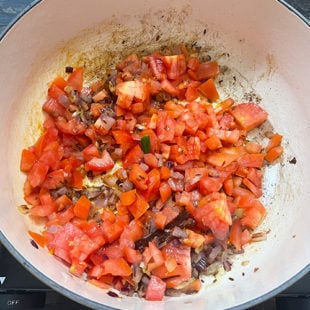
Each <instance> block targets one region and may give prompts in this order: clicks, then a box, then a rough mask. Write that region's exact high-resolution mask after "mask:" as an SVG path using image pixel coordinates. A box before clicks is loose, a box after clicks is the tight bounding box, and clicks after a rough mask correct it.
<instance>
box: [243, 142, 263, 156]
mask: <svg viewBox="0 0 310 310" xmlns="http://www.w3.org/2000/svg"><path fill="white" fill-rule="evenodd" d="M262 148H263V147H262V146H261V145H260V144H259V143H255V142H248V143H247V144H246V145H245V149H246V151H247V152H248V153H250V154H255V153H260V152H261V150H262Z"/></svg>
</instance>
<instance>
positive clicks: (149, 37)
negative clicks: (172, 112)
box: [0, 0, 310, 310]
mask: <svg viewBox="0 0 310 310" xmlns="http://www.w3.org/2000/svg"><path fill="white" fill-rule="evenodd" d="M205 29H206V34H204V30H205ZM309 34H310V33H309V28H308V27H307V26H306V24H305V23H303V22H302V21H301V20H299V19H298V18H297V17H296V16H294V15H293V14H292V13H291V12H289V11H288V10H287V9H286V8H284V7H283V6H282V5H281V4H279V3H278V2H277V1H272V0H231V1H225V0H192V1H190V0H178V1H176V0H174V1H173V0H172V1H169V2H168V1H164V0H157V1H151V0H135V1H121V0H114V1H104V0H87V1H86V0H84V1H83V0H67V1H62V0H53V1H47V0H46V1H41V2H40V3H39V4H37V5H36V6H35V7H34V8H33V9H32V10H30V11H29V12H28V13H27V14H25V15H24V16H23V17H22V18H21V19H20V20H19V21H18V22H17V23H16V24H15V25H14V26H13V27H12V28H11V29H10V30H9V32H8V33H7V35H6V36H5V37H4V38H3V40H2V41H1V42H0V68H1V69H0V85H1V92H0V105H1V111H2V112H1V115H2V120H1V124H0V126H1V127H0V141H1V149H0V156H1V157H0V158H1V160H0V169H1V171H2V173H1V175H0V185H1V187H0V192H1V201H0V210H1V217H0V228H1V234H0V235H1V241H2V242H3V243H4V244H5V245H6V246H7V247H8V248H9V249H10V251H11V252H13V253H14V255H16V256H17V258H18V259H19V261H20V262H22V263H23V264H24V265H25V266H26V267H27V268H28V269H30V271H31V272H33V273H34V274H35V275H36V276H38V277H40V278H41V279H42V280H43V281H45V282H46V283H47V284H48V285H50V286H52V287H53V288H55V289H56V290H58V291H60V292H61V293H64V294H66V295H67V296H69V297H70V298H72V299H75V300H76V301H79V302H83V303H86V304H87V305H89V306H91V307H94V308H100V307H102V308H104V307H105V306H104V305H108V306H110V307H115V308H121V309H172V308H175V309H176V308H180V309H192V308H195V309H196V310H198V309H224V308H229V307H240V308H245V307H248V306H249V305H251V304H255V303H258V302H260V301H263V300H264V299H267V298H268V297H270V296H272V295H273V294H276V293H277V292H279V291H280V290H281V289H284V288H285V287H286V286H287V285H289V284H291V283H292V282H293V281H294V280H297V279H298V277H300V276H301V275H303V274H304V273H305V272H306V271H307V270H309V262H310V247H309V241H308V236H309V235H310V223H309V206H308V203H309V201H310V177H309V176H310V165H309V155H310V154H309V149H310V148H309V145H310V139H309V133H310V106H309V82H310V81H309V72H310V64H309V48H310V35H309ZM157 35H160V39H159V40H158V41H156V39H155V38H156V36H157ZM123 41H125V42H123ZM173 42H174V43H180V42H197V44H199V45H201V46H207V47H209V51H208V53H209V54H210V55H212V56H214V57H216V58H218V59H219V62H220V64H221V65H227V66H228V68H229V70H228V71H227V73H226V74H225V76H224V83H223V88H221V89H220V94H221V96H222V97H225V96H226V95H228V94H229V95H231V96H233V97H234V98H237V99H238V100H239V101H242V100H245V99H246V98H247V97H248V96H249V94H253V93H254V94H255V95H256V97H260V98H261V99H262V100H261V104H262V106H263V107H265V108H266V110H267V111H268V112H269V114H270V123H271V125H272V126H273V127H274V128H275V131H277V132H279V133H281V134H283V135H284V146H285V155H284V156H283V159H282V161H281V162H279V163H278V164H276V165H273V166H270V167H269V168H267V169H266V176H265V181H264V190H265V195H264V197H263V201H264V203H265V204H266V206H267V209H268V216H267V218H266V220H265V221H264V223H263V228H264V229H268V228H269V229H270V230H271V232H270V233H269V234H268V240H267V241H266V242H262V243H256V244H253V245H250V246H248V247H247V248H246V253H245V254H244V255H242V256H239V257H237V258H236V260H235V263H234V266H233V269H232V271H231V272H229V273H227V274H226V275H223V276H220V277H219V278H218V281H217V282H216V284H213V285H208V286H206V287H204V288H203V289H202V290H201V291H200V293H199V294H197V295H193V296H182V297H177V298H168V297H167V298H165V299H164V301H163V302H147V301H145V300H142V299H139V298H136V297H132V298H127V297H122V298H112V297H109V296H108V295H106V294H105V293H104V292H103V291H102V290H100V289H98V288H95V287H93V286H91V285H88V284H86V283H84V282H83V281H82V280H80V279H78V278H75V277H74V276H72V275H70V274H69V273H68V272H67V268H66V267H65V266H63V265H62V264H61V263H60V262H58V261H57V260H55V259H54V258H53V257H52V256H51V255H49V254H48V253H47V252H46V251H45V250H42V249H40V250H37V249H35V248H33V247H32V246H31V245H30V242H29V236H28V235H27V233H26V231H27V229H28V226H29V225H32V223H30V222H27V221H25V218H24V217H23V216H22V215H20V214H19V213H18V211H17V208H16V206H17V205H19V204H21V203H23V199H22V184H23V181H24V176H23V175H22V174H21V173H20V172H19V159H20V152H21V149H22V148H23V147H25V146H28V145H29V144H31V143H32V142H33V141H34V140H35V138H36V137H37V136H38V134H39V130H38V123H39V121H40V119H42V113H41V110H40V107H41V105H42V103H43V101H44V97H45V94H46V89H47V85H48V83H49V82H50V80H51V79H52V78H53V77H54V76H55V74H56V73H62V72H64V67H65V66H67V65H72V66H75V65H81V64H85V65H86V71H87V73H88V77H89V79H91V78H90V77H91V76H92V73H93V72H95V71H98V70H101V69H100V68H103V67H104V66H106V65H110V64H111V63H113V62H114V63H115V61H116V59H115V56H119V52H120V51H122V53H123V55H125V54H129V53H130V52H131V51H134V50H137V49H138V50H141V49H143V48H147V49H150V50H151V49H155V48H156V47H157V46H160V45H163V44H166V43H173ZM227 53H229V56H228V54H227ZM233 76H236V77H237V82H236V83H233V82H232V81H233V79H232V77H233ZM256 138H258V139H259V138H260V135H259V134H258V135H256ZM293 157H296V159H297V164H296V165H293V164H289V163H288V161H289V160H290V159H292V158H293ZM246 260H248V261H249V264H248V265H246V266H242V264H241V263H242V262H243V261H246ZM47 266H48V267H47ZM256 267H258V268H259V269H258V271H257V272H254V268H256ZM242 273H244V276H242ZM228 277H233V278H234V281H233V282H232V281H229V280H228ZM246 303H247V304H246Z"/></svg>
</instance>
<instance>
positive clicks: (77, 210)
mask: <svg viewBox="0 0 310 310" xmlns="http://www.w3.org/2000/svg"><path fill="white" fill-rule="evenodd" d="M90 207H91V201H90V200H89V199H88V198H87V197H85V196H81V197H80V198H79V200H78V201H77V202H76V204H75V205H74V208H73V212H74V214H75V216H77V217H78V218H80V219H82V220H86V219H87V217H88V214H89V210H90Z"/></svg>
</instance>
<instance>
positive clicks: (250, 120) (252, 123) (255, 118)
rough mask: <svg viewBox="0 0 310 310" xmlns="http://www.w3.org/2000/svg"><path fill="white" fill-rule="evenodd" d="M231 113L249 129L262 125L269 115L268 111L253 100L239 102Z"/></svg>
mask: <svg viewBox="0 0 310 310" xmlns="http://www.w3.org/2000/svg"><path fill="white" fill-rule="evenodd" d="M231 113H232V115H233V116H234V118H235V119H236V122H237V123H238V124H240V126H241V127H242V128H243V129H245V130H248V131H249V130H251V129H253V128H255V127H257V126H259V125H261V124H262V123H263V122H264V121H265V120H266V119H267V117H268V113H267V112H266V111H265V110H263V108H261V107H260V106H259V105H257V104H254V103H252V102H249V103H241V104H238V105H237V106H236V107H234V108H233V109H232V112H231Z"/></svg>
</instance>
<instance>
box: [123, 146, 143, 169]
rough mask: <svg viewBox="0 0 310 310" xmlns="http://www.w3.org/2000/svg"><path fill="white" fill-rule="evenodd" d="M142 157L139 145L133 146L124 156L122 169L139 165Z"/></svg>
mask: <svg viewBox="0 0 310 310" xmlns="http://www.w3.org/2000/svg"><path fill="white" fill-rule="evenodd" d="M143 157H144V153H143V151H142V149H141V147H140V145H139V144H137V145H135V146H134V147H133V148H132V149H130V150H129V151H128V152H127V154H126V155H125V159H124V161H123V167H124V168H128V167H130V166H131V165H133V164H139V163H140V162H141V161H142V159H143Z"/></svg>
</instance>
